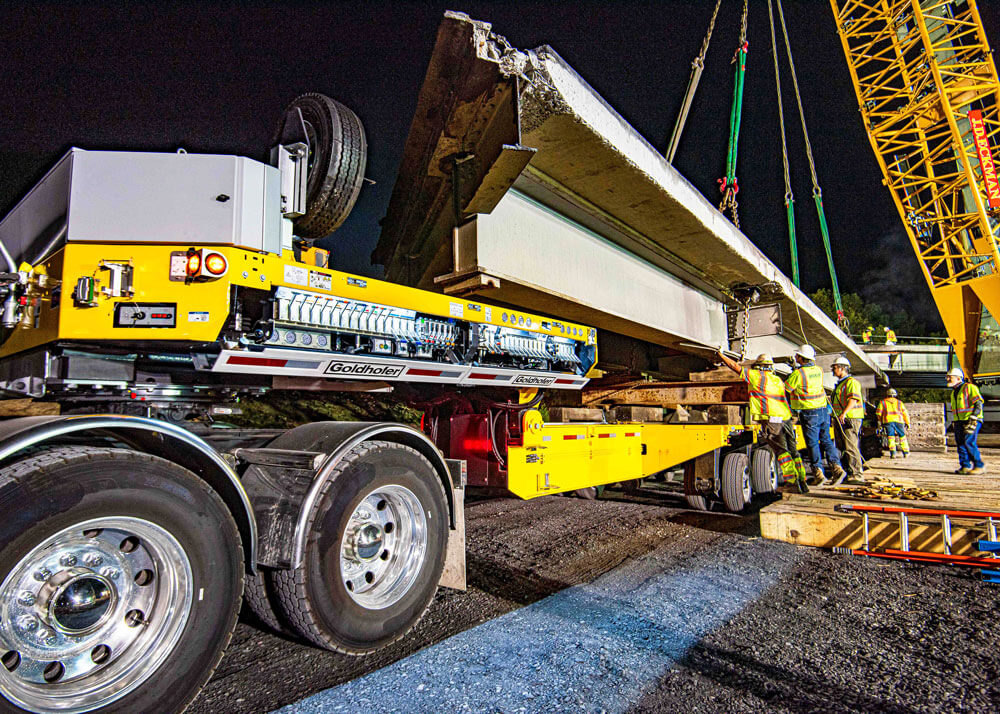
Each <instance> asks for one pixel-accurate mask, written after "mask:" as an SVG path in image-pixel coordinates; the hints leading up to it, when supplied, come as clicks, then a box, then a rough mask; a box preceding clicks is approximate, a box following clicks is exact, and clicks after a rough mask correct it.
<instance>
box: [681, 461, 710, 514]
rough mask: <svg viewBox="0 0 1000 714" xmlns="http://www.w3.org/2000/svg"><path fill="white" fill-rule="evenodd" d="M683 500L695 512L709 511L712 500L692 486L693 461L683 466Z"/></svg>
mask: <svg viewBox="0 0 1000 714" xmlns="http://www.w3.org/2000/svg"><path fill="white" fill-rule="evenodd" d="M684 500H685V501H687V504H688V505H689V506H690V507H691V508H693V509H694V510H696V511H711V510H712V500H711V498H709V496H708V494H705V493H700V492H699V491H698V490H697V489H696V488H695V486H694V460H691V461H688V462H687V463H685V464H684Z"/></svg>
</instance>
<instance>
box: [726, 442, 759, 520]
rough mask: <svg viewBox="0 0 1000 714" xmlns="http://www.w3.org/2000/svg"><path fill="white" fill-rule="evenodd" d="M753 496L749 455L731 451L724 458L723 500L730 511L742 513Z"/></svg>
mask: <svg viewBox="0 0 1000 714" xmlns="http://www.w3.org/2000/svg"><path fill="white" fill-rule="evenodd" d="M752 496H753V491H752V490H751V488H750V468H749V461H748V459H747V455H746V454H745V453H743V452H742V451H731V452H729V453H728V454H726V456H725V458H724V459H723V460H722V502H723V503H724V504H726V508H727V509H728V510H729V511H730V512H732V513H740V512H741V511H742V510H743V509H744V508H746V505H747V504H748V503H750V499H751V497H752Z"/></svg>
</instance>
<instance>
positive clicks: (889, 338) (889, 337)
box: [882, 327, 896, 345]
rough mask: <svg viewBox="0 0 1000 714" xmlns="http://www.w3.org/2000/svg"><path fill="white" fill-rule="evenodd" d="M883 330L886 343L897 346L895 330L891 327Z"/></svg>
mask: <svg viewBox="0 0 1000 714" xmlns="http://www.w3.org/2000/svg"><path fill="white" fill-rule="evenodd" d="M882 329H883V330H885V343H886V344H887V345H894V344H896V333H895V332H894V331H893V329H892V328H891V327H883V328H882Z"/></svg>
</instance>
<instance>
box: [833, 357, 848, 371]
mask: <svg viewBox="0 0 1000 714" xmlns="http://www.w3.org/2000/svg"><path fill="white" fill-rule="evenodd" d="M837 365H840V366H841V367H847V369H850V368H851V361H850V360H849V359H847V358H846V357H844V356H843V355H841V356H840V357H838V358H837V359H835V360H834V361H833V364H832V365H830V366H831V367H836V366H837Z"/></svg>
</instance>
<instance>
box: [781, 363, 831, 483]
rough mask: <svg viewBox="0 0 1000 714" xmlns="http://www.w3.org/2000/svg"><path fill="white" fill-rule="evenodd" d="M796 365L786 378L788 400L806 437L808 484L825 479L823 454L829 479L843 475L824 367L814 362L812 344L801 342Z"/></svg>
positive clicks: (821, 481)
mask: <svg viewBox="0 0 1000 714" xmlns="http://www.w3.org/2000/svg"><path fill="white" fill-rule="evenodd" d="M795 364H796V365H797V367H796V369H795V370H794V371H793V372H792V373H791V374H790V375H788V378H787V379H786V380H785V390H786V391H787V392H788V398H789V404H790V406H791V408H792V409H794V410H796V411H797V412H798V414H799V426H801V427H802V436H803V437H804V438H805V440H806V455H807V456H808V458H809V465H810V467H811V469H812V476H813V477H812V480H810V481H809V485H810V486H817V485H819V484H821V483H823V482H824V481H825V480H826V475H825V474H824V473H823V466H822V459H823V457H825V458H826V461H827V464H828V465H829V468H830V472H831V474H832V479H831V481H832V482H839V481H841V480H843V478H844V477H845V476H846V473H845V472H844V469H843V468H841V466H840V452H839V451H837V447H836V446H835V445H834V443H833V439H831V438H830V406H829V404H828V403H827V400H826V390H825V389H824V388H823V370H822V369H820V368H819V367H818V366H817V365H816V350H814V349H813V347H812V345H802V346H800V347H799V349H798V350H796V352H795Z"/></svg>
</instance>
